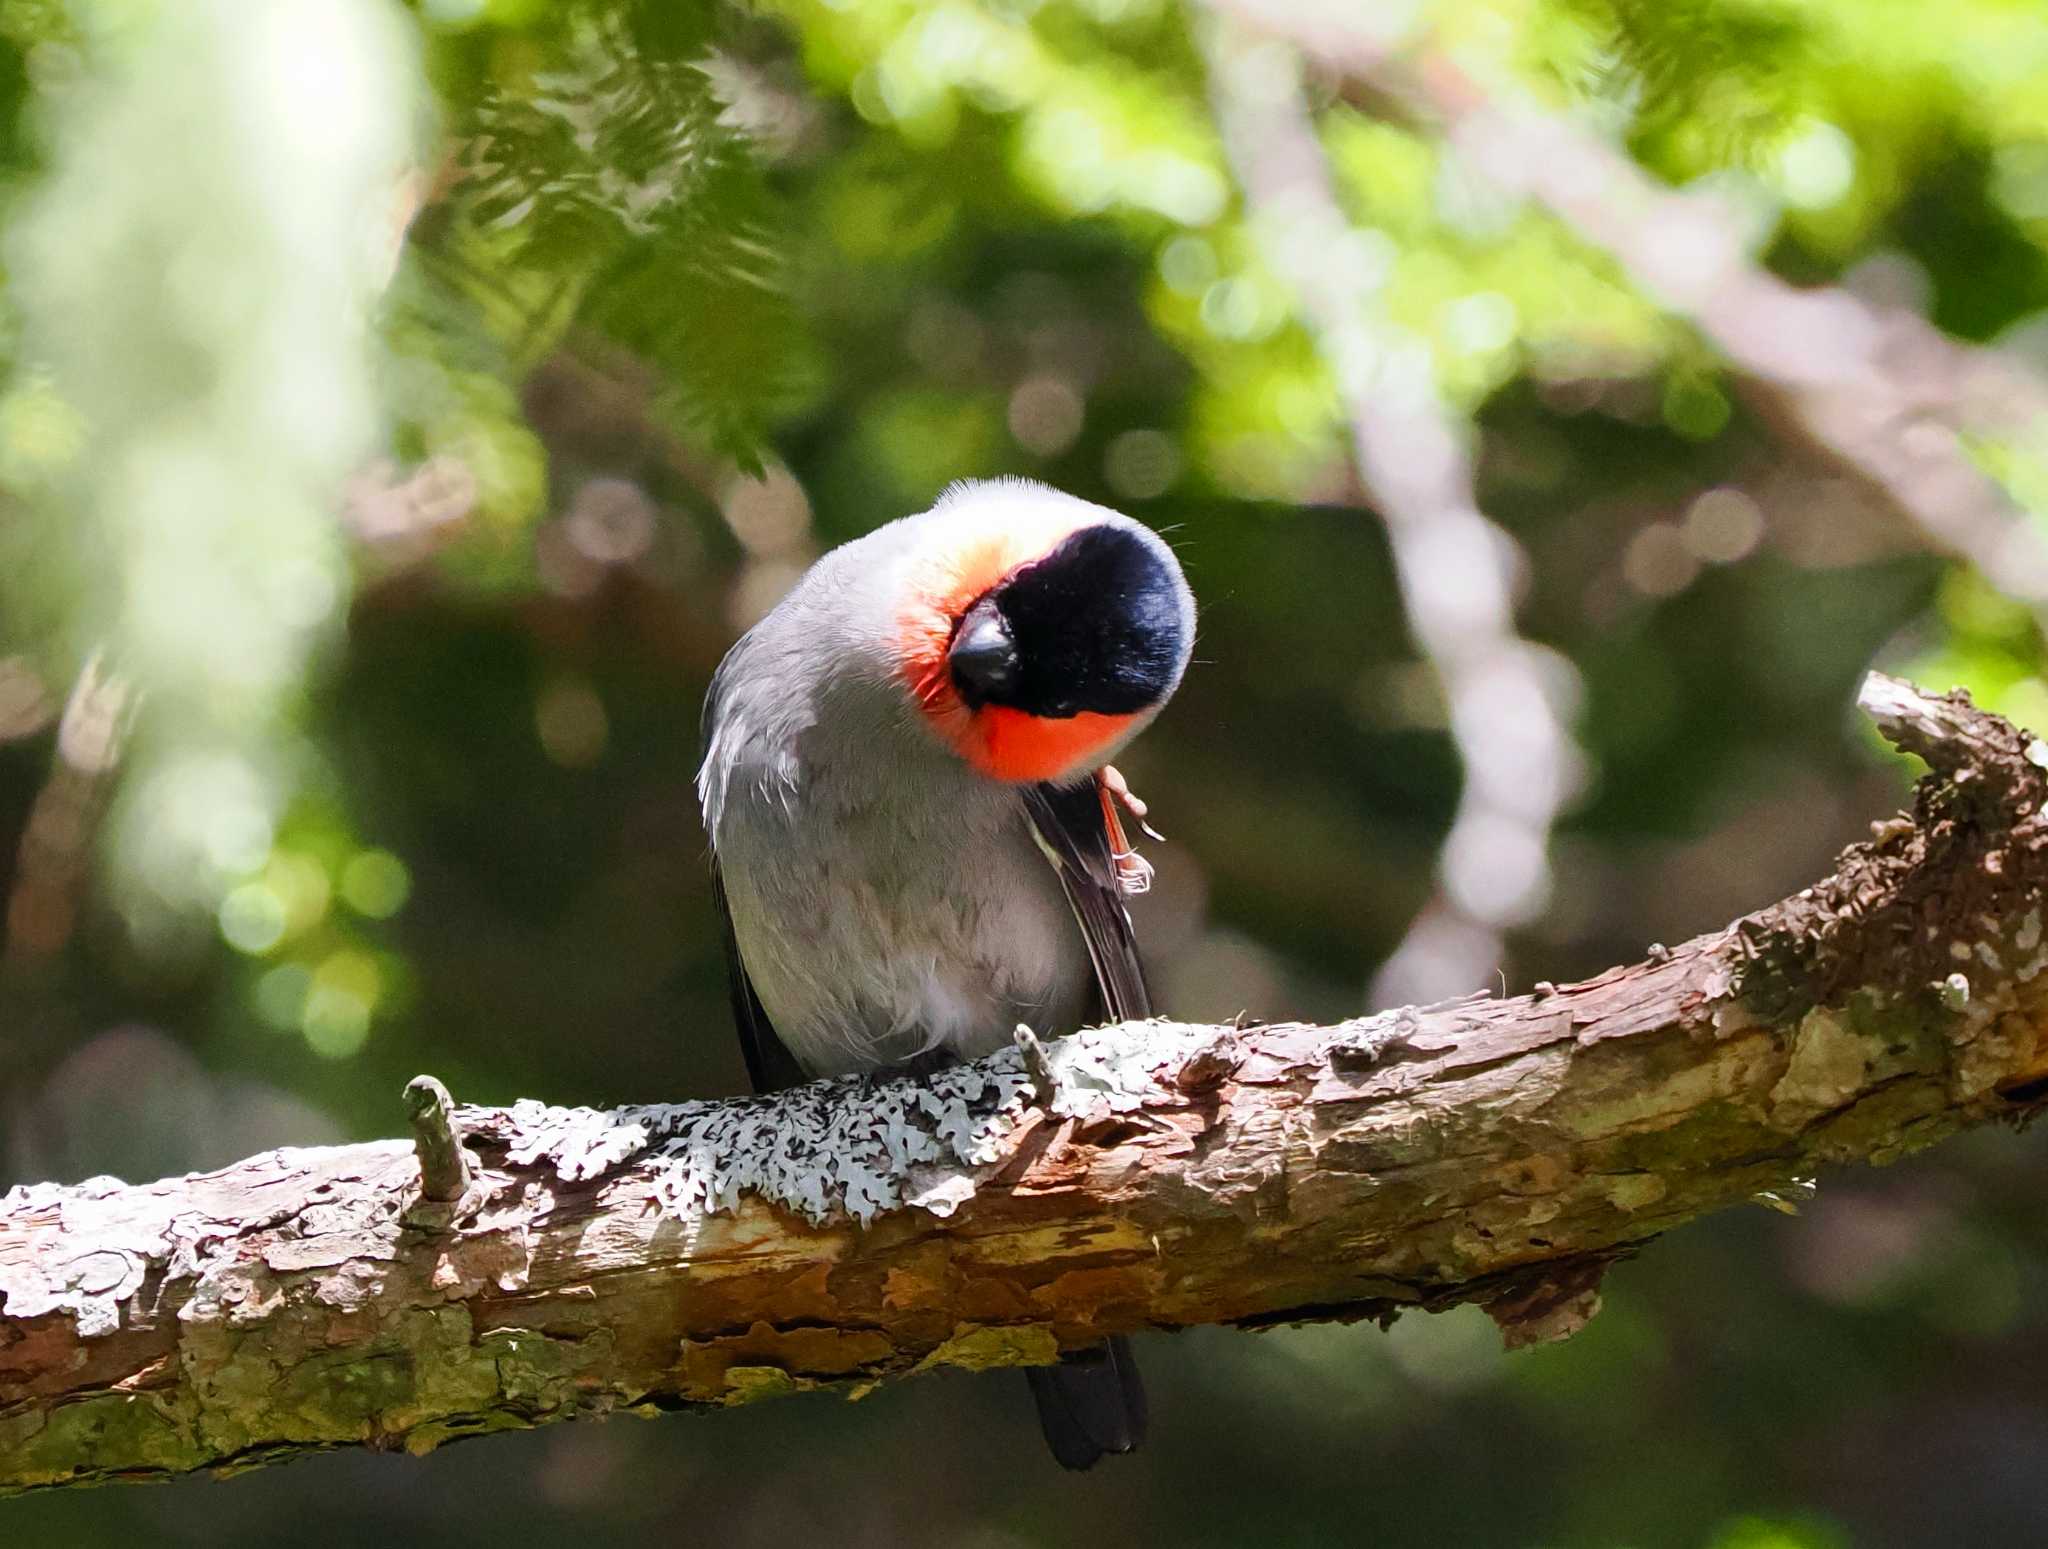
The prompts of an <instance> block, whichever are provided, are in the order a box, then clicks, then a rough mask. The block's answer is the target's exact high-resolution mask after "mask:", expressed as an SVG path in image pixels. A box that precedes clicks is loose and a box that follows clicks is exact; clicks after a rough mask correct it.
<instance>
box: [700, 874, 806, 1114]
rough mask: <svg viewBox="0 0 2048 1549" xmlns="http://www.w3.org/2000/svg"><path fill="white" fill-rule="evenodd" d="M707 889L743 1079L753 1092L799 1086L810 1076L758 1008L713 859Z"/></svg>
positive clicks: (758, 1001)
mask: <svg viewBox="0 0 2048 1549" xmlns="http://www.w3.org/2000/svg"><path fill="white" fill-rule="evenodd" d="M711 892H712V896H714V897H715V898H716V899H717V900H718V925H719V931H720V934H721V935H723V936H724V938H725V971H726V981H727V983H728V984H729V985H730V986H731V989H732V1025H733V1029H734V1031H736V1032H737V1033H738V1034H739V1035H740V1054H741V1056H742V1057H743V1058H744V1059H745V1060H746V1062H747V1079H748V1080H749V1081H751V1082H753V1084H754V1090H755V1091H757V1092H775V1091H780V1090H781V1089H782V1088H783V1087H788V1086H802V1085H803V1084H804V1083H805V1082H806V1081H808V1080H810V1077H809V1076H806V1075H805V1074H804V1072H803V1068H802V1067H801V1066H799V1065H798V1064H797V1062H796V1056H795V1055H793V1054H791V1053H790V1052H789V1050H788V1049H786V1048H784V1047H783V1044H782V1040H781V1039H780V1038H777V1037H776V1036H775V1024H774V1023H772V1022H770V1021H769V1020H768V1013H767V1012H766V1011H764V1010H763V1009H762V1008H761V997H760V996H758V995H756V994H755V993H754V981H753V980H752V979H749V978H748V977H747V965H746V964H745V963H744V962H742V961H741V960H740V944H739V938H738V937H736V936H734V935H733V930H732V909H731V906H730V905H728V904H727V903H726V901H725V878H724V877H723V876H721V875H720V874H719V870H718V862H717V861H716V860H713V861H712V863H711Z"/></svg>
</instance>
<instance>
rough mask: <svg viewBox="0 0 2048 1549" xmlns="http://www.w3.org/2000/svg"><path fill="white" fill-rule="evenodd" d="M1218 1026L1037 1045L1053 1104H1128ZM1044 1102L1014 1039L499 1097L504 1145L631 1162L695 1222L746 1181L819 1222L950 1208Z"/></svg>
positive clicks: (1066, 1111) (576, 1174)
mask: <svg viewBox="0 0 2048 1549" xmlns="http://www.w3.org/2000/svg"><path fill="white" fill-rule="evenodd" d="M1212 1036H1213V1030H1212V1029H1207V1028H1199V1027H1185V1026H1181V1025H1179V1024H1175V1023H1167V1022H1145V1023H1131V1024H1125V1025H1124V1026H1122V1027H1118V1028H1106V1029H1095V1030H1090V1031H1087V1032H1083V1033H1077V1034H1075V1035H1074V1036H1073V1037H1071V1038H1064V1039H1061V1040H1059V1041H1057V1042H1055V1043H1051V1044H1048V1045H1046V1046H1045V1053H1046V1057H1047V1059H1048V1061H1049V1062H1050V1065H1051V1070H1052V1074H1053V1077H1054V1081H1055V1091H1054V1093H1053V1097H1052V1101H1051V1103H1050V1104H1049V1106H1050V1109H1051V1111H1052V1112H1053V1114H1054V1115H1056V1116H1058V1117H1062V1118H1085V1117H1089V1116H1091V1115H1100V1114H1104V1113H1127V1112H1130V1111H1132V1110H1134V1109H1136V1108H1139V1107H1141V1106H1142V1105H1143V1104H1144V1103H1145V1102H1146V1100H1147V1099H1148V1098H1149V1097H1152V1096H1153V1095H1155V1094H1156V1093H1158V1091H1159V1087H1158V1072H1159V1071H1160V1070H1161V1069H1162V1068H1167V1067H1173V1066H1177V1065H1178V1064H1179V1062H1180V1061H1181V1060H1183V1059H1185V1058H1186V1057H1187V1056H1188V1055H1189V1054H1191V1053H1193V1052H1194V1051H1195V1049H1197V1048H1198V1047H1200V1045H1201V1044H1202V1043H1204V1042H1206V1041H1207V1040H1208V1039H1209V1038H1210V1037H1212ZM1038 1101H1039V1099H1038V1097H1037V1096H1036V1094H1035V1091H1034V1083H1033V1079H1032V1075H1031V1072H1030V1071H1029V1070H1028V1069H1027V1068H1026V1064H1025V1059H1024V1055H1023V1052H1022V1051H1021V1050H1019V1049H1017V1048H1006V1049H1002V1050H999V1051H997V1052H996V1053H994V1054H991V1055H989V1056H988V1057H987V1058H985V1059H982V1060H978V1061H976V1062H975V1063H973V1064H971V1065H961V1066H956V1067H953V1068H951V1069H947V1070H941V1071H938V1072H936V1073H935V1074H933V1075H930V1076H927V1077H904V1078H899V1079H896V1080H891V1081H882V1080H876V1079H873V1078H868V1077H858V1076H849V1077H843V1078H841V1079H839V1080H836V1081H820V1082H814V1083H812V1084H811V1085H809V1086H804V1087H797V1088H795V1089H793V1090H791V1091H788V1092H780V1093H777V1094H775V1095H774V1096H772V1097H762V1098H755V1099H752V1100H748V1101H740V1102H685V1103H656V1104H649V1105H645V1106H637V1107H625V1108H608V1109H591V1108H551V1107H548V1106H546V1105H545V1104H542V1103H537V1102H522V1103H518V1104H515V1105H514V1106H513V1107H512V1109H511V1110H510V1115H509V1116H510V1119H511V1122H512V1131H513V1133H512V1135H511V1136H510V1138H509V1143H508V1148H507V1160H508V1161H510V1162H511V1163H512V1164H513V1165H515V1166H528V1165H532V1164H534V1163H546V1164H548V1165H550V1166H552V1167H553V1169H554V1171H555V1173H556V1175H557V1176H558V1177H560V1178H562V1179H563V1180H565V1181H569V1182H577V1181H583V1180H588V1179H593V1178H599V1177H603V1176H605V1175H607V1174H609V1173H611V1172H613V1171H615V1170H617V1169H618V1168H621V1167H623V1166H625V1165H626V1164H627V1163H629V1162H630V1163H634V1164H636V1165H637V1166H639V1167H640V1168H642V1169H644V1170H646V1171H647V1172H648V1173H649V1174H650V1175H651V1180H652V1186H653V1195H654V1199H655V1201H656V1203H657V1204H658V1205H659V1207H660V1209H661V1212H662V1214H663V1215H664V1216H667V1217H672V1218H675V1219H679V1220H684V1221H693V1220H695V1219H697V1218H699V1217H701V1216H703V1215H705V1214H707V1213H710V1212H714V1211H727V1210H731V1209H733V1208H734V1207H735V1206H736V1205H737V1204H738V1203H739V1202H740V1200H741V1198H742V1197H743V1196H745V1195H749V1194H752V1195H756V1196H758V1197H760V1198H762V1199H765V1200H768V1201H770V1202H772V1203H774V1204H778V1205H782V1206H784V1207H786V1208H788V1209H790V1210H793V1211H795V1212H797V1213H798V1214H799V1215H801V1216H803V1217H804V1218H805V1219H807V1220H810V1221H812V1222H816V1223H821V1224H822V1223H824V1222H826V1221H829V1220H831V1219H833V1218H834V1217H836V1216H840V1215H846V1216H851V1217H852V1218H853V1219H854V1220H856V1221H859V1222H860V1223H861V1224H862V1225H866V1224H868V1223H869V1222H871V1221H873V1220H874V1219H875V1218H876V1217H877V1216H879V1215H881V1214H883V1213H884V1212H886V1211H891V1210H896V1209H900V1208H902V1207H903V1206H905V1205H915V1206H917V1207H919V1208H922V1209H924V1210H927V1211H929V1212H931V1213H932V1214H934V1215H941V1216H943V1215H950V1214H951V1213H952V1212H953V1210H954V1209H956V1208H957V1207H958V1206H959V1205H960V1204H961V1203H963V1202H964V1201H965V1200H966V1199H968V1198H970V1197H971V1196H972V1195H973V1192H974V1188H975V1186H976V1183H977V1181H978V1179H977V1175H978V1174H979V1172H980V1171H981V1170H982V1169H984V1168H987V1167H990V1166H992V1165H994V1164H995V1163H996V1162H998V1161H1000V1160H1001V1159H1002V1157H1003V1155H1004V1154H1005V1141H1006V1140H1007V1138H1008V1137H1009V1135H1010V1133H1011V1132H1012V1131H1013V1130H1014V1129H1015V1128H1016V1126H1017V1124H1018V1123H1019V1121H1020V1120H1021V1119H1022V1118H1023V1117H1024V1115H1025V1113H1026V1112H1027V1111H1028V1110H1029V1109H1030V1107H1031V1106H1032V1105H1033V1104H1034V1103H1037V1102H1038Z"/></svg>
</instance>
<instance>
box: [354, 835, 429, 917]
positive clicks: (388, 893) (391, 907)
mask: <svg viewBox="0 0 2048 1549" xmlns="http://www.w3.org/2000/svg"><path fill="white" fill-rule="evenodd" d="M411 893H412V873H411V872H409V871H407V870H406V869H405V862H404V861H402V860H400V859H399V858H398V857H397V856H395V855H393V854H392V853H391V852H390V851H389V850H365V851H363V852H362V853H361V854H360V855H357V856H355V857H353V858H352V859H351V860H350V861H349V863H348V865H346V866H344V867H343V868H342V872H341V897H342V901H343V902H344V903H346V904H347V905H348V906H349V907H350V908H351V909H353V910H355V912H356V913H357V914H360V915H362V916H364V917H365V918H366V919H372V920H388V919H390V918H391V916H392V915H394V914H396V913H398V911H399V910H400V909H403V908H404V907H405V900H406V899H407V897H408V896H410V895H411Z"/></svg>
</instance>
